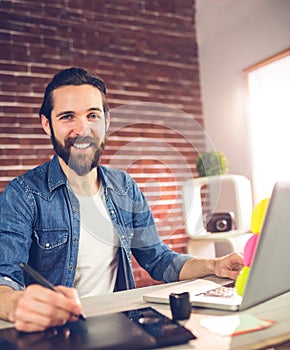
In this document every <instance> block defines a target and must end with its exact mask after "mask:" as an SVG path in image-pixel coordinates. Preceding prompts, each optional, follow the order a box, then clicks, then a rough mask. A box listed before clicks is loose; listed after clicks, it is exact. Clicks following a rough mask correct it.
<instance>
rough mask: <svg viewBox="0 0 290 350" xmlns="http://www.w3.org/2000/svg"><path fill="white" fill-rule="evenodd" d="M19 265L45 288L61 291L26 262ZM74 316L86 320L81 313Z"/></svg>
mask: <svg viewBox="0 0 290 350" xmlns="http://www.w3.org/2000/svg"><path fill="white" fill-rule="evenodd" d="M19 266H20V267H21V268H22V270H23V271H25V272H26V273H27V274H28V275H29V276H30V277H32V278H33V279H34V280H35V282H37V283H38V284H40V285H42V286H43V287H45V288H48V289H51V290H53V291H55V292H57V293H61V292H60V291H59V290H58V289H57V288H55V286H54V285H53V284H52V283H50V282H49V281H48V280H47V279H46V278H44V277H43V276H42V275H41V274H40V273H39V272H37V271H35V270H34V269H33V268H32V267H31V266H29V265H28V264H25V263H23V262H20V263H19ZM75 316H76V317H79V318H80V319H82V320H83V321H85V320H86V317H85V316H84V315H83V314H80V315H75Z"/></svg>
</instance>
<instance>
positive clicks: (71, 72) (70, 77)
mask: <svg viewBox="0 0 290 350" xmlns="http://www.w3.org/2000/svg"><path fill="white" fill-rule="evenodd" d="M83 84H89V85H92V86H94V87H96V88H97V89H98V90H99V91H100V92H101V95H102V100H103V108H104V114H105V117H106V116H107V114H108V112H109V105H108V103H107V101H106V96H105V95H106V86H105V83H104V81H103V80H102V79H100V78H99V77H97V76H95V75H93V74H91V73H89V72H88V71H86V70H85V69H83V68H76V67H71V68H67V69H64V70H62V71H60V72H59V73H57V74H56V75H55V76H54V77H53V78H52V80H51V81H50V83H49V84H48V85H47V87H46V89H45V93H44V97H43V102H42V105H41V107H40V110H39V116H41V115H42V114H44V115H45V116H46V118H47V119H48V120H49V122H50V121H51V111H52V108H53V100H52V93H53V91H54V90H56V89H57V88H59V87H61V86H67V85H76V86H78V85H83Z"/></svg>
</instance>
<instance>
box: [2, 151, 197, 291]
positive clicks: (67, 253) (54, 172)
mask: <svg viewBox="0 0 290 350" xmlns="http://www.w3.org/2000/svg"><path fill="white" fill-rule="evenodd" d="M98 176H99V177H100V179H101V181H102V183H103V187H104V197H105V204H106V207H107V210H108V213H109V216H110V218H111V221H112V223H113V226H114V229H115V231H116V233H117V235H118V239H119V265H118V274H117V282H116V286H115V291H118V290H124V289H131V288H134V287H135V282H134V277H133V271H132V261H131V253H132V254H133V255H134V257H135V258H136V260H137V262H138V263H139V264H140V266H141V267H143V268H144V269H145V270H146V271H147V272H148V273H149V274H150V276H151V277H152V278H154V279H156V280H159V281H162V282H173V281H177V280H178V276H179V272H180V270H181V268H182V266H183V264H184V263H185V261H186V260H187V259H189V258H190V257H191V256H189V255H187V254H177V253H176V252H174V251H172V250H170V249H169V248H168V246H167V245H165V244H164V243H163V242H162V241H161V240H160V238H159V236H158V233H157V230H156V227H155V223H154V219H153V216H152V213H151V211H150V208H149V206H148V204H147V201H146V199H145V198H144V196H143V194H142V192H141V191H140V189H139V187H138V186H137V184H136V183H135V181H134V180H133V179H132V178H131V177H130V176H129V175H128V174H127V173H125V172H123V171H120V170H116V169H111V168H108V167H104V166H101V165H99V167H98ZM96 225H98V223H96ZM79 235H80V210H79V203H78V200H77V198H76V197H75V195H74V194H73V192H72V191H71V189H70V187H69V185H68V181H67V178H66V176H65V174H64V173H63V171H62V169H61V167H60V164H59V162H58V157H57V156H55V157H54V158H53V159H52V161H50V162H47V163H45V164H42V165H40V166H38V167H36V168H35V169H32V170H30V171H28V172H27V173H25V174H24V175H21V176H19V177H17V178H16V179H14V180H12V181H11V182H10V183H9V184H8V185H7V187H6V189H5V191H4V192H3V193H2V195H1V196H0V285H8V286H10V287H12V288H13V289H16V290H21V289H23V288H24V286H25V285H29V284H30V283H33V281H32V280H30V279H29V277H27V276H24V275H23V273H22V271H21V269H20V268H19V266H18V264H19V262H21V261H22V262H26V263H29V264H30V265H31V266H32V267H34V268H35V269H36V270H38V271H39V272H40V273H41V274H43V276H44V277H46V278H47V279H48V280H50V281H51V282H52V283H53V284H55V285H64V286H69V287H72V286H73V285H74V279H75V272H76V266H77V258H78V247H79Z"/></svg>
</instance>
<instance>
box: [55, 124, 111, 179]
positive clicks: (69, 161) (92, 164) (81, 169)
mask: <svg viewBox="0 0 290 350" xmlns="http://www.w3.org/2000/svg"><path fill="white" fill-rule="evenodd" d="M51 141H52V144H53V148H54V151H55V153H56V154H57V155H58V156H59V157H60V158H62V159H63V161H64V162H65V164H66V165H67V166H68V167H69V168H70V169H72V170H74V171H75V172H76V174H77V175H79V176H85V175H87V174H88V173H89V172H90V171H91V170H92V169H94V168H96V167H97V166H98V164H99V160H100V157H101V155H102V153H103V151H104V149H105V145H106V136H105V138H104V141H103V142H101V143H100V144H99V143H98V142H96V141H98V140H96V139H95V138H93V137H90V136H85V137H82V136H78V137H68V138H67V139H65V140H64V145H62V144H61V143H60V141H58V140H57V139H56V137H55V135H54V132H53V130H52V129H51ZM75 143H77V144H86V143H89V144H90V148H91V149H92V152H91V154H87V152H80V153H79V154H73V153H72V152H71V147H72V146H73V145H74V144H75Z"/></svg>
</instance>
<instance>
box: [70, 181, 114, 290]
mask: <svg viewBox="0 0 290 350" xmlns="http://www.w3.org/2000/svg"><path fill="white" fill-rule="evenodd" d="M77 198H78V200H79V204H80V221H81V222H80V241H79V253H78V262H77V269H76V278H75V283H74V287H75V288H76V289H77V291H78V293H79V296H80V297H90V296H94V295H97V294H102V293H110V292H113V290H114V287H115V283H116V277H117V269H118V254H117V253H118V247H119V240H118V237H117V234H116V233H115V231H114V228H113V225H112V222H111V220H110V217H109V215H108V212H107V209H106V206H105V204H104V189H103V187H102V186H100V188H99V190H98V192H97V193H96V195H94V196H93V197H82V196H78V195H77Z"/></svg>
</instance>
